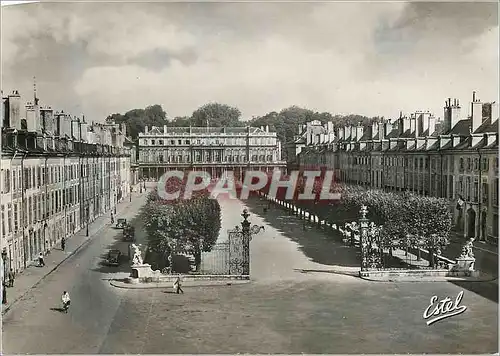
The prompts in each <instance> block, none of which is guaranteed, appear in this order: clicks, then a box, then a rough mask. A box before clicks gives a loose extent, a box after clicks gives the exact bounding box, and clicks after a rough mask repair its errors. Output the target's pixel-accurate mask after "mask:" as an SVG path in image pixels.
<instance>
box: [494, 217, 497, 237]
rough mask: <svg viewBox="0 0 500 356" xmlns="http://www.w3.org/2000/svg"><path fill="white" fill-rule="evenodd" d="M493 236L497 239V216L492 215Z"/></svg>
mask: <svg viewBox="0 0 500 356" xmlns="http://www.w3.org/2000/svg"><path fill="white" fill-rule="evenodd" d="M493 236H495V237H498V214H493Z"/></svg>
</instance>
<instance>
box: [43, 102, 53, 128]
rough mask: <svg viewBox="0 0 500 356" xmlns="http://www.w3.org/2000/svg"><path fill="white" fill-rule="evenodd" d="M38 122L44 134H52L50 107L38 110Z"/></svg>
mask: <svg viewBox="0 0 500 356" xmlns="http://www.w3.org/2000/svg"><path fill="white" fill-rule="evenodd" d="M40 121H41V126H42V129H43V130H44V131H45V132H49V133H51V134H52V133H53V132H54V111H53V110H52V108H51V107H50V106H46V107H43V108H41V109H40Z"/></svg>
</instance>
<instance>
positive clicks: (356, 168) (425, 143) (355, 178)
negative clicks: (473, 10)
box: [294, 93, 499, 244]
mask: <svg viewBox="0 0 500 356" xmlns="http://www.w3.org/2000/svg"><path fill="white" fill-rule="evenodd" d="M317 126H321V123H315V124H314V125H308V126H306V127H304V128H301V134H300V135H299V136H297V137H296V138H295V141H294V146H295V147H296V151H299V152H300V153H298V154H297V157H296V162H295V168H299V167H300V168H301V169H310V168H312V167H317V166H322V167H325V168H326V169H332V170H334V171H335V176H336V179H337V181H342V182H347V183H352V184H359V185H364V186H368V187H373V188H379V189H385V190H391V191H412V192H415V193H418V194H422V195H427V196H436V197H442V198H446V199H449V201H450V209H452V211H453V216H454V224H455V230H456V231H457V232H459V233H460V234H463V236H464V237H476V238H477V239H480V240H484V241H490V242H492V243H495V244H496V243H497V242H498V197H499V193H498V184H499V182H498V103H495V102H493V103H484V102H481V101H480V100H479V99H478V98H477V97H476V93H474V94H473V97H472V102H471V104H470V114H469V115H468V116H467V117H465V118H464V117H463V113H462V108H461V106H460V103H459V101H458V100H457V99H454V100H453V101H452V100H451V99H448V100H447V101H446V102H445V106H444V116H443V119H442V120H436V118H435V117H434V115H432V114H431V113H429V112H415V113H412V114H410V115H409V116H403V115H402V114H401V115H400V117H399V118H398V119H397V120H395V121H392V120H382V121H380V122H373V123H372V124H371V125H370V126H367V127H365V126H362V125H356V126H345V127H340V128H336V130H334V131H335V132H334V135H333V136H332V135H331V133H332V132H333V128H331V127H326V126H324V127H323V128H322V129H318V127H317ZM313 127H315V129H314V131H313V130H312V128H313ZM328 129H330V130H328ZM317 132H319V133H317Z"/></svg>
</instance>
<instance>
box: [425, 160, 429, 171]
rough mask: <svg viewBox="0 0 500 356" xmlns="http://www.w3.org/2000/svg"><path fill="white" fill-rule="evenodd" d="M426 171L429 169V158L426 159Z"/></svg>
mask: <svg viewBox="0 0 500 356" xmlns="http://www.w3.org/2000/svg"><path fill="white" fill-rule="evenodd" d="M425 169H429V158H426V159H425Z"/></svg>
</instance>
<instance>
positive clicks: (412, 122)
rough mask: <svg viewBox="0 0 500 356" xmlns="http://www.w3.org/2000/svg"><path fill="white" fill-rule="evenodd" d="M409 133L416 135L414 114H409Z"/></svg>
mask: <svg viewBox="0 0 500 356" xmlns="http://www.w3.org/2000/svg"><path fill="white" fill-rule="evenodd" d="M410 135H412V137H418V131H417V118H416V115H415V114H411V115H410Z"/></svg>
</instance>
